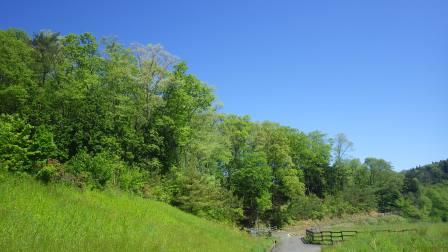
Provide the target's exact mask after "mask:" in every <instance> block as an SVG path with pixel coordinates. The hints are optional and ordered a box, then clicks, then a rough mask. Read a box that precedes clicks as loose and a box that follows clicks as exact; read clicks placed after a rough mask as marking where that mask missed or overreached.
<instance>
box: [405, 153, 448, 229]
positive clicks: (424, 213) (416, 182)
mask: <svg viewBox="0 0 448 252" xmlns="http://www.w3.org/2000/svg"><path fill="white" fill-rule="evenodd" d="M404 174H405V178H404V186H403V194H404V197H403V198H401V199H400V200H399V201H398V206H399V209H400V211H401V213H402V214H403V215H405V216H408V217H412V218H416V219H428V218H429V219H432V220H442V221H448V159H447V160H442V161H440V162H434V163H432V164H428V165H424V166H421V167H416V168H414V169H411V170H409V171H406V172H405V173H404Z"/></svg>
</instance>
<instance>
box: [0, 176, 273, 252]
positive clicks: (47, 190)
mask: <svg viewBox="0 0 448 252" xmlns="http://www.w3.org/2000/svg"><path fill="white" fill-rule="evenodd" d="M270 243H271V240H269V239H262V238H253V237H250V236H249V235H247V234H245V233H243V232H240V231H239V230H237V229H236V228H233V227H230V226H227V225H224V224H219V223H214V222H209V221H206V220H203V219H200V218H198V217H195V216H193V215H190V214H187V213H184V212H182V211H180V210H178V209H176V208H173V207H171V206H169V205H167V204H164V203H161V202H156V201H151V200H147V199H143V198H139V197H133V196H129V195H125V194H119V193H116V192H98V191H85V192H80V191H79V190H77V189H75V188H71V187H68V186H64V185H55V184H52V185H43V184H41V183H39V182H37V181H34V179H32V178H19V177H17V176H13V175H10V174H4V173H0V251H264V250H265V248H266V247H268V246H269V244H270Z"/></svg>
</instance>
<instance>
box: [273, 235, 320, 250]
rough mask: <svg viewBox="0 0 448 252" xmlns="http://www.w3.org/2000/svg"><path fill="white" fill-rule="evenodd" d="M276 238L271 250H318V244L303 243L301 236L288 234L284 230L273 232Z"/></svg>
mask: <svg viewBox="0 0 448 252" xmlns="http://www.w3.org/2000/svg"><path fill="white" fill-rule="evenodd" d="M273 235H274V236H275V237H277V238H278V242H277V244H276V245H275V246H274V248H273V249H272V251H273V252H296V251H297V252H319V251H320V246H319V245H313V244H304V243H303V241H302V237H298V236H293V235H290V234H289V233H287V232H284V231H278V232H275V233H273Z"/></svg>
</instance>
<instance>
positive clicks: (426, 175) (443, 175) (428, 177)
mask: <svg viewBox="0 0 448 252" xmlns="http://www.w3.org/2000/svg"><path fill="white" fill-rule="evenodd" d="M404 173H405V176H406V178H407V179H412V178H416V179H417V180H418V181H419V182H420V183H422V184H436V183H441V182H444V181H448V159H447V160H441V161H439V162H433V163H431V164H427V165H424V166H418V167H416V168H413V169H410V170H408V171H405V172H404Z"/></svg>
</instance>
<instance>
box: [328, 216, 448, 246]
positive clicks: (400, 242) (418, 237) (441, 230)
mask: <svg viewBox="0 0 448 252" xmlns="http://www.w3.org/2000/svg"><path fill="white" fill-rule="evenodd" d="M403 229H412V230H415V231H407V232H372V231H375V230H403ZM332 230H358V231H361V233H359V234H358V235H356V236H355V237H352V238H350V239H349V240H348V241H344V242H340V243H337V244H335V245H332V246H324V247H323V251H325V252H339V251H344V252H350V251H353V252H354V251H356V252H360V251H388V252H395V251H397V252H398V251H400V252H404V251H409V252H411V251H412V252H425V251H427V252H435V251H448V224H447V223H425V222H420V223H408V222H403V223H396V224H373V225H372V224H361V225H353V226H352V227H347V226H334V227H333V228H332Z"/></svg>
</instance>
